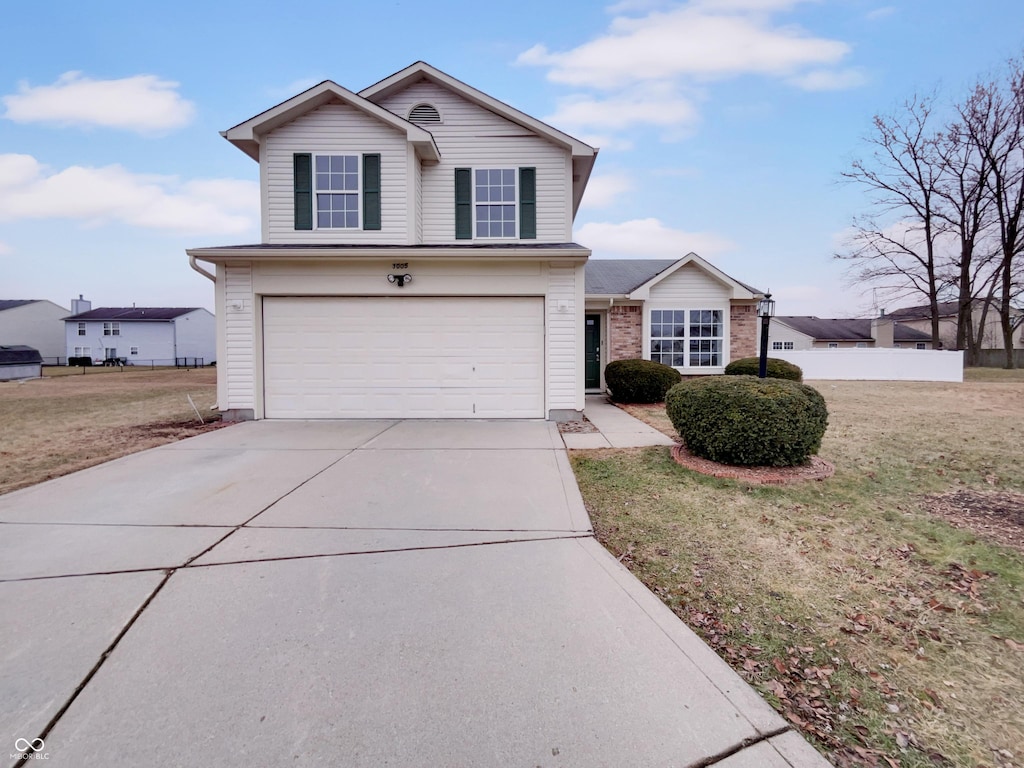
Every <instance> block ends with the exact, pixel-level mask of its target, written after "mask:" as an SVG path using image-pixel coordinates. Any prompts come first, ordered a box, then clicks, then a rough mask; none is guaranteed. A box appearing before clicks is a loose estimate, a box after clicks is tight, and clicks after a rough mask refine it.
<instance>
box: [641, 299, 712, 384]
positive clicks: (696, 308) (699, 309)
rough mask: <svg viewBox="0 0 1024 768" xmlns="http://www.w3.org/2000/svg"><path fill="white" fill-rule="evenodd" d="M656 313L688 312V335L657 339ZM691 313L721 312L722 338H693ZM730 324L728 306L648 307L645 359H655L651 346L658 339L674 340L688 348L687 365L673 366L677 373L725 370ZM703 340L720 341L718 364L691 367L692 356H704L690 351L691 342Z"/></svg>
mask: <svg viewBox="0 0 1024 768" xmlns="http://www.w3.org/2000/svg"><path fill="white" fill-rule="evenodd" d="M656 311H671V312H686V313H687V314H686V324H685V327H686V335H685V336H684V337H682V338H676V337H667V336H658V337H655V336H654V334H653V333H652V327H653V326H654V324H655V323H654V322H653V313H654V312H656ZM690 312H720V313H721V335H720V336H699V337H692V336H691V335H690V327H691V322H692V321H691V318H690V314H689V313H690ZM729 322H730V314H729V307H728V306H727V305H719V306H707V305H700V306H697V305H692V304H691V305H682V306H679V305H675V304H673V305H671V306H664V305H661V306H647V307H645V311H644V316H643V340H642V342H641V343H642V344H643V358H644V359H645V360H652V359H653V357H652V356H653V354H654V353H653V352H652V351H651V345H652V343H653V342H654V340H655V338H658V339H668V338H672V339H673V340H674V341H683V342H684V344H685V347H686V349H685V351H684V352H683V355H684V358H683V359H684V361H685V364H684V365H681V366H680V365H673V366H672V367H673V368H675V369H676V370H677V371H681V372H684V373H686V372H691V373H697V372H700V373H713V372H715V371H721V370H724V369H725V366H726V365H727V364H728V362H729V334H730V329H729ZM698 324H699V323H698ZM702 340H703V341H718V342H719V347H718V352H717V354H718V363H717V364H716V365H691V364H690V359H691V358H690V356H691V355H692V354H698V355H699V354H702V353H701V352H699V351H698V352H692V351H691V350H690V342H691V341H702ZM673 354H674V353H673ZM710 354H715V353H710Z"/></svg>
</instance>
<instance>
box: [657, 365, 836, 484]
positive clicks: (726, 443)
mask: <svg viewBox="0 0 1024 768" xmlns="http://www.w3.org/2000/svg"><path fill="white" fill-rule="evenodd" d="M665 409H666V411H667V412H668V417H669V419H670V420H671V421H672V424H673V426H674V427H675V428H676V431H677V432H678V433H679V435H680V436H681V437H682V438H683V440H684V441H685V442H686V447H687V448H688V449H689V450H690V451H692V452H693V453H695V454H696V455H697V456H703V457H704V458H705V459H711V460H712V461H717V462H719V463H722V464H738V465H741V466H768V467H791V466H795V465H797V464H804V463H806V461H807V459H808V458H809V457H810V456H811V455H813V454H814V453H815V452H816V451H817V450H818V449H819V448H820V447H821V438H822V436H823V435H824V434H825V428H826V427H827V426H828V410H827V409H826V407H825V399H824V398H823V397H822V396H821V393H820V392H818V390H816V389H814V388H813V387H809V386H807V385H806V384H800V383H799V382H795V381H787V380H785V379H759V378H757V377H756V376H707V377H705V378H700V379H692V380H690V381H684V382H682V383H680V384H677V385H676V386H674V387H672V389H670V390H669V392H668V395H667V396H666V398H665Z"/></svg>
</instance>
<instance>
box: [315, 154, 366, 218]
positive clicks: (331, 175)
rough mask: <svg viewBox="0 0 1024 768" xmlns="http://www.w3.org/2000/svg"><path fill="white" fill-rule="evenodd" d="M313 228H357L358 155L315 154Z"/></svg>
mask: <svg viewBox="0 0 1024 768" xmlns="http://www.w3.org/2000/svg"><path fill="white" fill-rule="evenodd" d="M315 168H316V173H315V174H314V182H315V185H316V228H317V229H357V228H358V227H359V157H358V156H357V155H317V156H316V158H315Z"/></svg>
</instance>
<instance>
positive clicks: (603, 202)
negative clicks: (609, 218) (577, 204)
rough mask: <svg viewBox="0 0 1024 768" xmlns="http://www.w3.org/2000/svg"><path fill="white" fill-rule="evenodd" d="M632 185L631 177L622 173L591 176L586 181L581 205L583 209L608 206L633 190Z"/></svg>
mask: <svg viewBox="0 0 1024 768" xmlns="http://www.w3.org/2000/svg"><path fill="white" fill-rule="evenodd" d="M634 187H635V185H634V184H633V179H632V177H630V176H628V175H627V174H624V173H607V174H603V175H601V176H593V177H591V179H590V181H589V182H587V192H586V194H585V195H584V196H583V203H582V206H581V207H582V208H583V209H584V210H588V209H594V208H598V209H600V208H609V207H611V206H612V205H614V204H615V203H616V202H617V201H618V200H619V198H620V197H622V195H624V194H626V193H627V192H630V191H631V190H633V189H634Z"/></svg>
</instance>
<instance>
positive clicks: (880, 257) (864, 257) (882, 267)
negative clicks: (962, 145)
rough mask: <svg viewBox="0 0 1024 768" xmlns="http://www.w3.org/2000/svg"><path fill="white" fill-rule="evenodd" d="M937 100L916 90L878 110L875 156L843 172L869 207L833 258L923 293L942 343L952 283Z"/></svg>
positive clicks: (862, 277)
mask: <svg viewBox="0 0 1024 768" xmlns="http://www.w3.org/2000/svg"><path fill="white" fill-rule="evenodd" d="M934 102H935V98H934V96H927V97H918V96H915V97H914V98H912V99H910V100H909V101H907V102H906V103H905V104H904V105H903V106H902V108H901V110H900V111H898V112H897V113H895V114H893V115H876V116H875V118H874V123H873V125H874V130H873V132H872V134H871V135H870V136H868V137H867V138H866V141H867V143H868V144H869V145H870V146H871V147H872V154H871V157H870V159H868V160H861V159H858V160H854V161H853V162H852V163H851V165H850V169H849V170H848V171H845V172H843V174H842V178H843V179H845V180H846V181H847V182H850V183H853V184H856V185H858V186H860V187H862V188H863V189H864V190H865V192H866V193H867V195H868V196H869V198H870V200H871V209H872V212H871V213H870V214H869V215H867V216H863V217H859V218H856V219H854V224H853V228H854V234H853V236H852V237H851V238H850V242H849V244H848V246H849V247H848V249H847V250H846V251H845V252H843V253H839V254H836V256H837V258H840V259H845V260H848V261H851V262H852V264H853V266H851V271H850V276H851V278H852V280H853V281H854V282H859V283H874V284H876V285H881V286H883V287H886V288H889V289H890V290H894V291H897V292H902V293H904V295H909V294H913V293H921V294H923V296H924V298H925V300H926V301H927V303H928V306H929V307H930V308H931V331H932V344H933V345H934V346H938V345H939V311H938V303H939V294H940V293H941V291H942V290H943V289H944V287H945V286H946V284H947V283H946V281H945V280H944V279H943V274H942V273H943V264H942V263H941V262H940V257H939V255H938V253H939V252H938V248H937V245H938V238H939V235H940V234H941V233H942V232H943V231H944V228H945V226H946V222H945V220H943V219H942V218H941V217H939V216H938V214H937V208H938V206H939V204H940V202H941V196H940V193H939V185H940V177H941V174H942V163H941V152H940V149H939V139H940V134H939V133H938V132H937V131H936V130H934V128H933V127H932V123H933V122H934V119H933V117H932V111H933V108H934Z"/></svg>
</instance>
